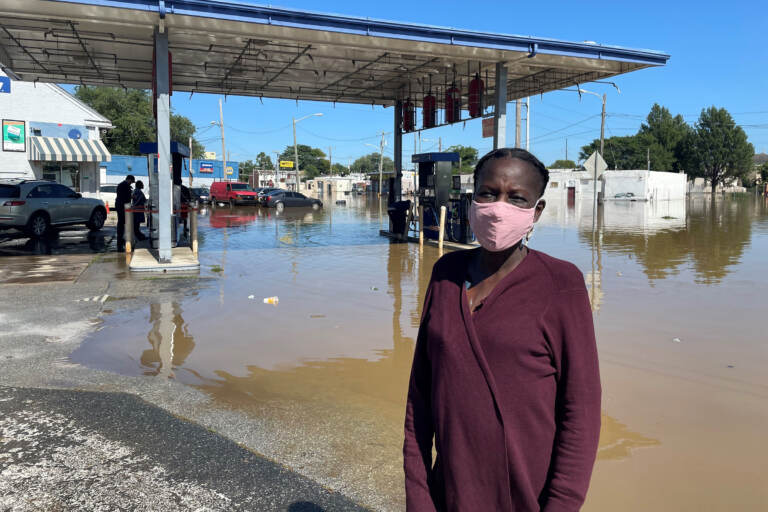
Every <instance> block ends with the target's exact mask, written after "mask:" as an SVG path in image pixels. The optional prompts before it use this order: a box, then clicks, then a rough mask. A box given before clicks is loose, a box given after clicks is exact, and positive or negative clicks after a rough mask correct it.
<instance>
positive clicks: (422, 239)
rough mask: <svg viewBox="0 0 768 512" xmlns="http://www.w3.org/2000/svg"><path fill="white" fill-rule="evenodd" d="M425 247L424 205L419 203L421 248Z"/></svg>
mask: <svg viewBox="0 0 768 512" xmlns="http://www.w3.org/2000/svg"><path fill="white" fill-rule="evenodd" d="M423 248H424V205H421V204H420V205H419V249H423Z"/></svg>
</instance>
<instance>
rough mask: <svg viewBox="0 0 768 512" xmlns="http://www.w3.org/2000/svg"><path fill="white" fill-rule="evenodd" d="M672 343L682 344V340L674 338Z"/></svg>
mask: <svg viewBox="0 0 768 512" xmlns="http://www.w3.org/2000/svg"><path fill="white" fill-rule="evenodd" d="M672 341H674V342H675V343H680V342H681V341H682V340H681V339H680V338H672Z"/></svg>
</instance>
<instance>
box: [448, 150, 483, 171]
mask: <svg viewBox="0 0 768 512" xmlns="http://www.w3.org/2000/svg"><path fill="white" fill-rule="evenodd" d="M447 151H448V152H450V153H458V154H459V174H472V173H473V172H474V170H475V165H477V149H475V148H473V147H472V146H461V145H456V146H451V147H449V148H448V149H447Z"/></svg>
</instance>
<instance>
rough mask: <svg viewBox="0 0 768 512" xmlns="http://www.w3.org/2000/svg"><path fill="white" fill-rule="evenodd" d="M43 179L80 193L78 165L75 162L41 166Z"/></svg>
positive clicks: (52, 163)
mask: <svg viewBox="0 0 768 512" xmlns="http://www.w3.org/2000/svg"><path fill="white" fill-rule="evenodd" d="M43 179H44V180H51V181H55V182H56V183H61V184H62V185H66V186H68V187H70V188H73V189H74V190H75V192H80V164H78V163H76V162H70V163H63V164H62V163H59V162H46V163H45V164H43Z"/></svg>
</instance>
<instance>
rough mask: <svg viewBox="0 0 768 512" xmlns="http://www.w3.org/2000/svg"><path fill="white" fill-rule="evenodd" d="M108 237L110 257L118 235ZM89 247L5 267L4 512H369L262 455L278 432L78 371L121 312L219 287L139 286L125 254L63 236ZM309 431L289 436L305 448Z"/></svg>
mask: <svg viewBox="0 0 768 512" xmlns="http://www.w3.org/2000/svg"><path fill="white" fill-rule="evenodd" d="M105 232H106V234H105V235H99V239H101V238H102V237H103V238H106V240H107V242H106V247H107V250H109V248H110V242H112V240H111V236H110V235H112V236H113V232H114V231H113V230H112V233H110V232H109V228H107V229H106V230H105ZM78 236H79V237H80V240H79V241H77V242H75V245H73V246H70V247H67V250H65V251H61V252H59V251H57V250H54V251H52V252H51V253H49V254H40V252H39V251H35V250H31V251H29V252H28V251H27V250H28V249H29V248H13V250H11V251H9V252H6V253H4V254H2V256H0V265H1V266H3V268H5V269H6V273H5V275H6V276H7V277H8V276H10V277H12V279H8V280H6V281H4V282H3V280H2V279H0V326H1V327H0V511H3V512H5V511H14V512H16V511H19V512H21V511H32V510H35V511H37V510H46V511H60V510H61V511H64V510H67V511H69V510H88V511H91V510H110V511H111V510H147V511H154V510H163V511H166V510H169V511H176V510H179V511H181V510H194V511H218V510H254V511H273V510H274V511H290V512H298V511H321V510H328V511H336V510H339V511H347V510H366V509H365V508H363V507H361V506H360V505H357V504H355V503H354V502H353V501H352V500H350V499H349V498H347V497H345V495H344V494H347V493H351V494H354V490H353V489H349V488H345V486H344V484H343V483H340V482H326V483H325V484H324V483H321V482H318V481H315V480H313V479H311V478H307V477H305V476H302V475H300V474H299V473H297V472H295V471H292V470H290V469H288V468H286V467H285V466H282V465H280V464H279V463H277V462H274V461H273V460H271V459H269V458H266V457H264V456H262V455H260V453H272V454H278V453H279V448H275V449H273V448H272V446H273V444H272V443H274V440H275V439H276V437H275V427H274V425H269V424H263V423H259V421H255V420H253V419H250V418H247V417H245V416H244V415H242V414H239V413H237V412H235V411H226V410H222V409H221V408H219V407H215V406H214V405H213V404H211V401H210V399H209V397H207V396H206V395H205V394H204V393H202V392H199V391H197V390H194V389H191V388H189V387H187V386H184V385H183V384H180V383H178V382H176V381H174V380H171V379H161V380H158V379H152V378H142V377H129V376H124V375H117V374H114V373H111V372H106V371H98V370H93V369H89V368H85V367H82V366H80V365H77V364H73V363H72V362H71V361H70V360H69V354H71V352H72V351H73V350H74V349H75V348H76V347H77V346H79V344H80V342H81V340H82V338H83V337H84V336H85V335H86V334H88V333H92V332H94V331H95V330H97V329H98V328H99V323H100V320H99V318H100V317H101V315H103V314H105V313H108V312H109V311H110V310H111V309H113V308H116V307H118V306H119V308H120V310H131V309H133V308H141V307H145V305H146V304H147V303H148V302H149V301H150V300H159V301H166V300H179V298H180V297H184V296H188V295H189V294H191V293H196V291H198V290H200V289H201V288H204V287H206V286H210V285H212V284H213V283H215V280H216V278H215V275H190V276H185V275H174V276H167V278H166V277H154V276H152V277H146V276H139V277H135V276H130V275H129V273H128V272H127V271H126V269H125V268H124V264H123V261H124V259H123V256H122V255H119V254H115V253H113V252H103V248H104V246H101V245H99V246H98V249H99V250H94V247H93V246H92V244H89V243H87V241H88V236H89V235H88V234H87V233H80V234H76V233H75V234H71V235H70V234H66V235H65V237H72V238H73V239H74V238H77V237H78ZM91 236H92V235H91ZM11 243H13V242H11ZM57 243H58V242H57ZM17 251H18V252H17ZM46 256H50V257H52V258H54V259H53V260H51V261H47V260H45V257H46ZM25 265H28V267H27V268H25ZM11 267H14V270H13V273H12V274H13V275H11V273H10V272H8V271H7V270H8V269H10V268H11ZM16 267H18V268H16ZM41 267H42V268H43V269H45V271H46V272H47V274H46V273H41V272H40V271H39V270H40V268H41ZM30 269H31V270H30ZM35 269H37V270H35ZM25 274H26V275H27V276H28V277H29V278H28V279H23V276H24V275H25ZM17 277H18V279H17ZM298 427H299V426H297V430H296V432H292V431H290V430H287V431H282V432H281V436H282V437H284V438H285V439H288V440H290V439H293V438H296V436H301V435H302V434H301V430H300V428H298ZM232 439H236V440H237V442H235V441H232ZM238 443H240V444H238ZM244 446H248V447H250V448H251V449H246V448H244ZM311 456H312V454H307V457H311ZM327 485H329V486H330V487H333V488H334V489H336V491H332V490H329V489H330V487H329V486H327Z"/></svg>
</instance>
